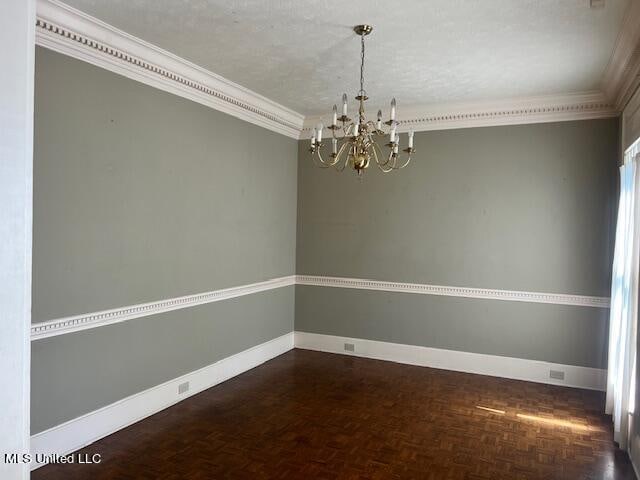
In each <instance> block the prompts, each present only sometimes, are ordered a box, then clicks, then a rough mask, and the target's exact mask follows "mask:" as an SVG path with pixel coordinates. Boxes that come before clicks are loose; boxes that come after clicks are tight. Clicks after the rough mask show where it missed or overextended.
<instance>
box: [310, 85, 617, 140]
mask: <svg viewBox="0 0 640 480" xmlns="http://www.w3.org/2000/svg"><path fill="white" fill-rule="evenodd" d="M373 110H376V109H373ZM398 115H399V116H398V121H399V128H398V130H399V131H401V132H404V131H408V130H409V129H413V130H414V131H417V132H420V131H427V130H446V129H453V128H472V127H491V126H497V125H520V124H527V123H547V122H563V121H571V120H587V119H594V118H611V117H617V116H618V115H619V112H618V110H616V109H615V108H614V107H613V105H612V104H611V102H610V101H609V100H607V98H606V97H605V95H604V94H602V93H600V92H584V93H572V94H567V95H553V96H539V97H524V98H513V99H506V100H497V101H490V102H489V101H482V102H469V103H444V104H437V105H424V106H419V107H413V108H408V109H402V106H401V105H400V108H399V109H398ZM322 120H323V118H322V117H320V116H313V117H306V118H305V121H304V128H303V130H302V134H301V137H300V138H301V139H306V138H307V137H310V136H311V131H312V130H313V127H314V126H315V125H317V124H318V123H319V122H320V121H322ZM324 120H325V123H326V120H327V119H326V118H325V119H324Z"/></svg>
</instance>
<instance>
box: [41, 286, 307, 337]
mask: <svg viewBox="0 0 640 480" xmlns="http://www.w3.org/2000/svg"><path fill="white" fill-rule="evenodd" d="M294 283H295V275H290V276H288V277H279V278H273V279H270V280H265V281H264V282H258V283H251V284H248V285H241V286H238V287H231V288H223V289H221V290H213V291H211V292H204V293H197V294H194V295H185V296H183V297H175V298H169V299H164V300H159V301H156V302H148V303H140V304H138V305H130V306H126V307H120V308H113V309H110V310H102V311H99V312H93V313H86V314H82V315H74V316H71V317H64V318H59V319H56V320H50V321H47V322H41V323H34V324H33V325H31V340H39V339H41V338H47V337H52V336H55V335H63V334H65V333H71V332H78V331H80V330H87V329H90V328H97V327H102V326H105V325H111V324H113V323H120V322H124V321H127V320H132V319H134V318H140V317H146V316H148V315H156V314H158V313H164V312H170V311H172V310H178V309H180V308H187V307H193V306H196V305H203V304H205V303H213V302H219V301H221V300H228V299H230V298H236V297H241V296H243V295H251V294H252V293H258V292H264V291H267V290H273V289H275V288H281V287H286V286H289V285H293V284H294Z"/></svg>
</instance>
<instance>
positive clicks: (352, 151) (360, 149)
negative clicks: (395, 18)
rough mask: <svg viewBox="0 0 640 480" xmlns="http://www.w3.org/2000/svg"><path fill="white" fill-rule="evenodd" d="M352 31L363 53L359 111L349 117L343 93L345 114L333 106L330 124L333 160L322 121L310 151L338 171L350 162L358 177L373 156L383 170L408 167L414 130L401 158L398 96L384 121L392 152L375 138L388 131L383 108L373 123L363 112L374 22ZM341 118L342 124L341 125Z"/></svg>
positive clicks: (318, 163) (359, 26) (321, 161)
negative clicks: (326, 152) (325, 154)
mask: <svg viewBox="0 0 640 480" xmlns="http://www.w3.org/2000/svg"><path fill="white" fill-rule="evenodd" d="M353 30H354V31H355V32H356V33H357V34H358V35H360V43H361V53H360V60H361V62H360V90H359V91H358V95H357V96H356V100H358V102H359V108H358V114H357V115H356V118H355V120H354V121H353V122H352V121H351V119H350V118H349V117H347V94H346V93H345V94H343V95H342V115H341V116H338V107H337V106H336V105H334V106H333V115H332V119H331V125H330V126H329V127H327V128H328V129H329V130H331V134H332V135H331V155H330V156H329V157H330V159H328V160H324V159H323V158H322V154H321V152H320V149H321V148H322V145H323V143H322V130H323V128H324V126H323V125H322V123H320V124H318V126H317V127H316V128H315V129H314V131H313V136H312V137H311V147H310V148H309V151H310V152H311V156H312V158H313V160H314V162H315V163H316V164H317V165H318V166H319V167H322V168H327V167H335V168H336V170H338V171H340V172H341V171H342V170H344V169H345V167H346V166H347V165H349V166H350V167H351V168H353V169H354V170H355V171H356V173H357V174H358V176H361V175H362V173H363V172H364V170H365V169H366V168H368V167H369V164H370V162H371V159H372V158H373V159H374V160H375V162H376V165H377V166H378V168H380V170H382V171H383V172H385V173H387V172H391V171H392V170H399V169H401V168H404V167H406V166H407V165H408V164H409V162H410V161H411V155H412V154H413V153H414V152H415V150H414V148H413V131H409V142H408V145H407V148H405V149H404V150H402V151H403V152H405V153H406V159H404V160H400V155H399V153H398V149H399V147H400V134H398V133H397V129H398V123H397V122H396V99H395V98H394V99H393V100H391V113H390V115H389V120H388V121H386V122H384V124H385V125H387V126H388V127H389V129H390V130H389V142H388V143H387V144H386V146H387V147H388V148H389V154H388V155H385V154H383V153H382V149H381V148H380V146H379V145H378V143H377V142H376V138H379V139H380V138H381V137H385V136H386V135H387V134H386V133H385V132H384V130H383V127H382V111H381V110H378V118H377V121H376V122H375V123H374V122H373V121H371V120H369V121H367V119H366V117H365V114H364V102H365V101H366V100H368V98H369V97H367V92H366V91H365V90H364V37H365V36H366V35H369V34H370V33H371V31H372V30H373V27H372V26H371V25H356V26H355V27H354V28H353ZM338 121H339V122H340V123H341V125H340V126H338ZM339 130H342V133H343V137H342V141H341V143H340V146H339V147H338V142H339V140H338V136H337V135H336V132H337V131H339Z"/></svg>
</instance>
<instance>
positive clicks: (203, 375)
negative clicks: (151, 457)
mask: <svg viewBox="0 0 640 480" xmlns="http://www.w3.org/2000/svg"><path fill="white" fill-rule="evenodd" d="M293 345H294V334H293V332H289V333H287V334H285V335H282V336H280V337H277V338H274V339H273V340H269V341H267V342H265V343H262V344H260V345H256V346H255V347H252V348H249V349H247V350H244V351H242V352H240V353H236V354H235V355H232V356H230V357H226V358H224V359H222V360H219V361H217V362H215V363H213V364H211V365H208V366H206V367H204V368H201V369H199V370H196V371H194V372H191V373H187V374H186V375H182V376H181V377H178V378H175V379H173V380H169V381H168V382H165V383H163V384H161V385H157V386H155V387H152V388H149V389H147V390H144V391H142V392H140V393H136V394H135V395H131V396H130V397H127V398H124V399H122V400H119V401H117V402H115V403H112V404H111V405H108V406H106V407H103V408H100V409H98V410H95V411H93V412H90V413H87V414H85V415H82V416H80V417H78V418H74V419H73V420H69V421H68V422H65V423H62V424H60V425H57V426H55V427H53V428H50V429H48V430H45V431H44V432H41V433H37V434H35V435H32V436H31V454H32V455H36V454H48V455H50V454H52V453H57V454H59V455H65V454H68V453H71V452H73V451H75V450H78V449H79V448H82V447H84V446H86V445H89V444H91V443H93V442H95V441H97V440H99V439H101V438H103V437H106V436H107V435H110V434H112V433H114V432H116V431H117V430H120V429H122V428H125V427H126V426H128V425H131V424H133V423H135V422H137V421H139V420H142V419H143V418H146V417H148V416H150V415H153V414H154V413H156V412H159V411H160V410H164V409H165V408H167V407H170V406H171V405H174V404H176V403H178V402H181V401H182V400H184V399H186V398H189V397H190V396H192V395H195V394H196V393H198V392H201V391H203V390H206V389H207V388H211V387H213V386H215V385H218V384H219V383H222V382H224V381H225V380H228V379H230V378H233V377H235V376H237V375H240V374H241V373H244V372H246V371H247V370H250V369H252V368H254V367H257V366H258V365H260V364H261V363H264V362H266V361H267V360H271V359H272V358H275V357H277V356H278V355H282V354H283V353H285V352H287V351H289V350H291V349H292V348H293ZM184 382H189V390H188V391H187V392H185V393H183V394H178V385H179V384H181V383H184ZM42 465H43V464H35V463H33V464H32V465H31V469H32V470H34V469H36V468H38V467H40V466H42Z"/></svg>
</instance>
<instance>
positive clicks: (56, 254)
mask: <svg viewBox="0 0 640 480" xmlns="http://www.w3.org/2000/svg"><path fill="white" fill-rule="evenodd" d="M35 87H36V99H35V102H36V114H35V159H34V192H35V195H34V242H33V243H34V247H33V248H34V252H33V259H34V261H33V320H34V322H40V321H45V320H50V319H54V318H59V317H62V316H67V315H74V314H80V313H87V312H93V311H97V310H101V309H107V308H115V307H120V306H126V305H131V304H136V303H142V302H147V301H154V300H161V299H165V298H170V297H176V296H181V295H187V294H194V293H198V292H204V291H209V290H215V289H219V288H224V287H230V286H235V285H242V284H247V283H252V282H257V281H261V280H266V279H269V278H273V277H278V276H284V275H291V274H294V273H295V254H294V251H295V235H296V231H295V225H296V175H297V174H296V166H297V145H296V143H297V142H296V141H295V140H292V139H289V138H287V137H284V136H282V135H279V134H277V133H273V132H270V131H267V130H265V129H262V128H260V127H257V126H254V125H251V124H248V123H246V122H243V121H241V120H238V119H236V118H233V117H230V116H228V115H225V114H223V113H220V112H216V111H214V110H212V109H210V108H207V107H205V106H202V105H199V104H197V103H193V102H190V101H188V100H185V99H182V98H179V97H177V96H174V95H171V94H168V93H166V92H162V91H160V90H156V89H154V88H151V87H149V86H145V85H143V84H140V83H137V82H135V81H132V80H129V79H127V78H124V77H121V76H119V75H116V74H113V73H110V72H108V71H105V70H102V69H100V68H97V67H94V66H91V65H89V64H86V63H83V62H80V61H78V60H74V59H71V58H68V57H65V56H63V55H60V54H56V53H53V52H51V51H48V50H44V49H40V48H39V49H38V50H37V53H36V85H35ZM293 302H294V296H293V288H292V287H289V288H284V289H280V290H276V291H270V292H265V293H262V294H256V295H251V296H245V297H241V298H238V299H235V300H229V301H225V302H220V303H216V304H212V305H208V306H202V307H196V308H190V309H186V310H179V311H174V312H170V313H166V314H162V315H156V316H151V317H147V318H144V319H136V320H132V321H130V322H126V323H124V324H121V325H114V326H110V327H100V328H96V329H92V330H89V331H86V332H82V333H76V334H68V335H62V336H58V337H53V338H50V339H46V340H39V341H36V342H33V343H32V363H33V366H32V368H33V370H32V405H33V408H32V419H33V420H32V432H34V433H35V432H38V431H41V430H43V429H46V428H48V427H50V426H53V425H55V424H58V423H61V422H63V421H65V420H69V419H70V418H73V417H77V416H79V415H81V414H83V413H86V412H88V411H91V410H94V409H96V408H99V407H101V406H103V405H107V404H109V403H112V402H113V401H115V400H118V399H119V398H122V397H124V396H127V395H130V394H132V393H136V392H138V391H141V390H144V389H145V388H148V387H150V386H152V385H156V384H158V383H160V382H162V381H165V380H168V379H170V378H174V377H175V376H177V375H180V374H182V373H186V372H188V371H192V370H194V369H196V368H199V367H202V366H204V365H207V364H210V363H213V362H214V361H216V360H218V359H220V358H222V357H223V356H228V355H230V354H233V353H236V352H238V351H241V350H243V349H246V348H248V347H251V346H253V345H256V344H258V343H262V342H264V341H266V340H269V339H271V338H275V337H277V336H280V335H282V334H284V333H287V332H290V331H291V330H292V329H293V315H294V310H293ZM74 377H75V378H76V379H77V380H72V378H74Z"/></svg>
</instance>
